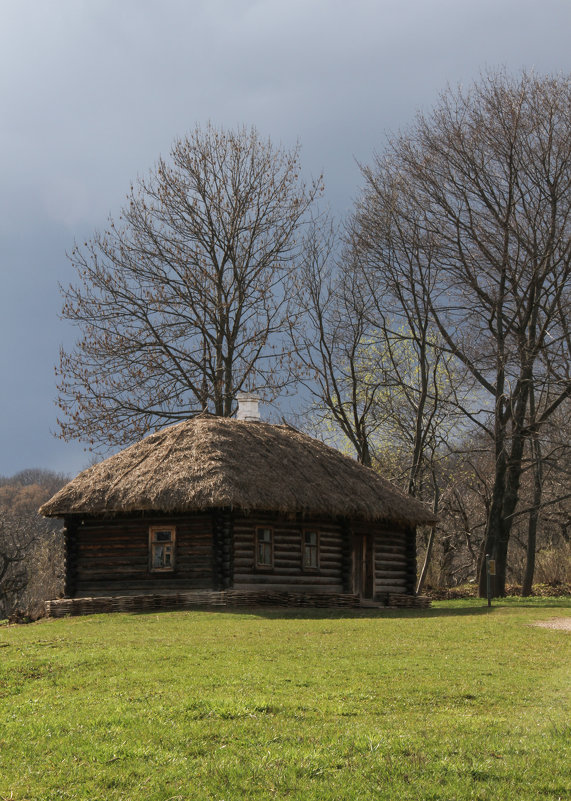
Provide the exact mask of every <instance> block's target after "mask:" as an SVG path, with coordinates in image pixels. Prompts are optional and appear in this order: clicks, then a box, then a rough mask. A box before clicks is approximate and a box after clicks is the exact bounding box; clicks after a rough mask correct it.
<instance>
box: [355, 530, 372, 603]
mask: <svg viewBox="0 0 571 801" xmlns="http://www.w3.org/2000/svg"><path fill="white" fill-rule="evenodd" d="M374 563H375V554H374V548H373V536H372V534H366V533H359V534H354V535H353V592H354V593H355V594H356V595H359V597H360V598H367V599H372V598H373V595H374V591H375V564H374Z"/></svg>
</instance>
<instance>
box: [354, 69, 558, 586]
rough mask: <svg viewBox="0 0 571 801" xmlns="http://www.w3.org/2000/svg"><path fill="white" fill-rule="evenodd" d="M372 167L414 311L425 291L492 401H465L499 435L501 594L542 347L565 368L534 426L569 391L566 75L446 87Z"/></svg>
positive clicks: (489, 548)
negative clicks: (385, 194)
mask: <svg viewBox="0 0 571 801" xmlns="http://www.w3.org/2000/svg"><path fill="white" fill-rule="evenodd" d="M365 177H366V180H367V182H368V189H367V190H366V192H365V195H364V197H363V199H362V201H361V205H365V206H366V205H367V203H369V202H371V203H373V204H374V203H375V202H376V197H375V194H376V192H377V187H379V186H380V187H381V188H383V187H385V186H390V187H391V191H392V193H393V199H392V209H391V215H392V219H393V223H392V226H391V229H390V230H391V231H394V229H395V224H398V228H399V230H400V231H401V232H402V234H401V241H402V240H403V239H404V240H405V241H407V247H406V249H405V251H404V252H403V251H402V249H400V248H399V246H398V243H397V245H395V243H394V242H393V241H391V239H390V238H389V239H387V238H386V226H384V225H383V226H381V227H380V229H379V236H380V237H381V238H383V237H384V239H383V245H384V250H385V256H384V257H383V258H384V259H385V263H386V264H387V266H388V269H392V268H393V266H394V265H395V264H396V265H397V266H398V269H399V270H400V271H401V272H403V271H406V270H408V269H412V270H413V277H412V280H411V281H410V282H409V286H410V287H412V288H413V291H412V292H411V295H410V297H409V298H408V299H406V303H407V305H408V308H409V309H410V310H411V314H413V315H416V314H417V312H416V310H415V308H414V303H415V302H416V299H417V298H419V297H420V298H422V299H423V300H424V299H428V304H429V312H430V319H431V324H432V325H433V326H434V327H435V328H436V329H437V331H438V333H439V336H440V338H441V342H442V348H443V349H444V350H445V351H446V352H447V353H449V354H450V355H451V356H453V357H454V358H455V359H456V360H457V363H458V364H459V365H461V366H462V368H463V369H464V370H465V371H466V373H467V374H469V375H470V376H471V379H472V380H473V381H474V382H475V383H476V385H477V387H478V393H479V397H480V398H481V399H482V403H483V404H484V405H487V407H488V415H487V416H486V415H484V414H478V413H477V412H475V411H474V410H470V409H465V411H466V413H467V414H468V415H470V417H471V419H472V421H474V422H476V423H477V424H479V425H480V426H481V427H482V428H483V429H484V430H486V431H487V432H488V435H489V437H490V441H491V442H492V444H493V449H494V461H495V466H494V480H493V489H492V498H491V503H490V510H489V516H488V521H487V526H486V538H485V550H486V552H488V553H491V554H493V555H494V556H495V558H496V563H497V571H498V575H497V577H496V593H497V594H498V595H503V594H504V592H505V578H506V566H507V553H508V542H509V537H510V532H511V526H512V520H513V515H514V512H515V510H516V506H517V503H518V491H519V484H520V479H521V472H522V464H523V456H524V449H525V443H526V440H527V438H528V437H529V435H530V433H531V432H530V430H529V428H528V411H529V402H530V388H531V386H532V384H533V381H534V376H535V375H536V374H537V366H538V365H539V364H540V363H541V362H542V361H543V362H546V361H547V356H546V354H547V353H549V354H550V356H549V360H550V361H553V360H554V356H555V354H557V360H558V363H559V365H560V369H559V370H557V371H555V370H554V371H552V372H551V385H550V398H551V401H550V404H549V405H547V406H545V407H544V408H543V409H542V412H541V414H540V415H536V417H535V420H534V430H536V431H540V430H541V428H542V426H543V425H544V424H545V422H546V421H547V420H548V419H549V417H550V415H551V414H552V413H553V412H554V411H555V410H556V409H557V408H558V407H559V406H560V404H561V403H563V402H564V401H565V399H566V398H568V397H569V396H570V395H571V380H570V377H569V367H568V365H569V335H568V329H567V327H566V326H567V320H568V319H569V316H570V314H569V313H570V311H571V310H570V308H569V307H570V298H569V287H570V279H571V240H570V226H571V191H570V190H571V82H570V80H569V78H568V77H547V78H539V77H535V76H533V75H528V74H523V75H522V76H521V77H520V78H519V79H518V80H512V79H510V78H509V77H507V76H506V75H504V74H502V73H499V74H491V75H489V76H487V77H485V78H484V79H482V80H481V81H480V82H479V83H478V84H476V85H475V86H474V87H472V89H471V90H469V91H463V90H458V91H452V90H449V91H447V92H446V93H445V94H444V95H443V96H442V98H441V100H440V103H439V104H438V106H437V107H436V108H435V110H434V111H433V112H432V114H431V115H430V116H428V117H425V116H423V115H419V117H418V118H417V121H416V123H415V125H414V126H413V127H412V128H411V130H410V131H408V132H407V133H405V134H403V135H401V136H400V137H398V138H396V139H395V140H394V141H392V142H391V143H390V146H389V152H388V154H387V155H386V156H383V157H379V158H377V160H376V163H375V165H374V167H373V168H372V169H370V170H366V171H365ZM395 221H396V223H395ZM377 248H378V246H377ZM411 254H414V256H415V258H414V260H411V259H410V256H411ZM489 421H491V422H489ZM480 590H481V591H482V592H483V591H484V590H485V575H484V571H483V570H482V573H481V576H480Z"/></svg>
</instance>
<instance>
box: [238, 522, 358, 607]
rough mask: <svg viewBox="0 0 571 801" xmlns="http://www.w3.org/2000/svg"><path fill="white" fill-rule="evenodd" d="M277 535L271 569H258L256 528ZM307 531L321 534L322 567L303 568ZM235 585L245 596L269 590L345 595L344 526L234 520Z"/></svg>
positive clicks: (333, 523)
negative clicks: (269, 529) (304, 540)
mask: <svg viewBox="0 0 571 801" xmlns="http://www.w3.org/2000/svg"><path fill="white" fill-rule="evenodd" d="M259 527H263V528H271V529H273V532H274V564H273V567H272V568H257V567H256V554H255V547H256V543H255V540H256V528H259ZM304 529H311V530H314V531H318V532H319V567H318V569H317V570H315V569H314V570H304V569H303V567H302V546H301V541H302V540H301V538H302V532H303V530H304ZM233 542H234V554H233V555H234V559H233V563H234V584H233V587H234V589H235V590H241V591H245V592H249V591H254V590H270V591H273V592H294V593H343V592H344V591H346V590H345V587H346V583H347V582H346V580H345V575H344V570H346V547H345V545H344V538H343V536H342V525H341V524H340V523H335V522H333V521H331V520H315V519H313V520H301V521H300V520H295V519H293V520H283V519H280V518H279V517H277V516H274V515H271V516H267V517H266V516H259V517H258V516H253V515H252V516H235V518H234V531H233Z"/></svg>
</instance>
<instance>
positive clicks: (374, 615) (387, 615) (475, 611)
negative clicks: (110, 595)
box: [127, 605, 537, 620]
mask: <svg viewBox="0 0 571 801" xmlns="http://www.w3.org/2000/svg"><path fill="white" fill-rule="evenodd" d="M498 607H499V605H498V606H496V607H492V608H491V609H488V607H487V606H468V607H466V606H464V607H458V608H445V609H386V608H382V607H381V608H379V609H358V608H357V609H327V608H325V609H314V608H311V607H303V608H295V607H294V608H291V607H290V608H284V607H276V606H269V605H268V606H250V607H216V606H195V607H192V608H188V609H156V610H144V611H143V610H141V611H132V612H128V613H127V614H131V615H146V614H151V615H156V614H162V613H165V612H169V613H170V612H203V613H204V614H217V615H235V616H248V617H261V618H265V619H267V620H286V619H287V620H296V619H297V620H342V619H346V620H360V619H363V618H366V619H367V618H368V619H379V620H383V619H385V620H391V619H401V620H402V619H406V618H433V617H470V616H474V615H485V614H490V613H493V611H494V608H496V609H497V608H498ZM536 608H537V607H536Z"/></svg>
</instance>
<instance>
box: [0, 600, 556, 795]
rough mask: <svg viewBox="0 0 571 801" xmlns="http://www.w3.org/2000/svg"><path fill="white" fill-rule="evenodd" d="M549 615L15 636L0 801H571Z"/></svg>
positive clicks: (155, 626)
mask: <svg viewBox="0 0 571 801" xmlns="http://www.w3.org/2000/svg"><path fill="white" fill-rule="evenodd" d="M541 600H543V601H544V600H545V599H541ZM563 600H565V599H563ZM557 601H558V602H559V603H558V604H557V605H551V604H546V603H543V604H538V603H534V604H532V605H524V604H519V603H513V602H510V601H508V602H504V601H503V602H502V603H501V604H500V603H499V602H498V603H497V604H495V605H494V607H493V608H492V610H491V611H488V610H487V608H486V607H485V602H484V603H483V602H481V601H478V602H476V601H472V602H470V603H467V602H462V601H454V602H442V603H438V604H435V605H434V608H433V609H432V610H429V611H427V612H415V611H414V610H406V611H399V612H396V611H393V612H384V613H383V612H376V611H366V612H348V611H346V612H340V613H336V612H334V611H332V610H319V611H312V610H296V611H286V612H281V611H279V610H272V611H266V612H256V611H252V612H251V613H230V612H207V611H202V612H173V613H162V614H150V615H131V616H130V615H107V616H103V615H102V616H93V617H86V618H73V619H69V620H61V621H51V622H43V623H40V624H37V625H32V626H21V627H11V628H4V629H2V630H0V641H1V642H3V643H5V644H6V647H4V648H1V649H0V671H1V673H0V714H1V717H0V798H2V797H4V798H12V799H19V801H36V800H39V799H46V800H47V799H50V801H51V799H74V801H75V799H90V801H91V800H92V799H105V801H113V800H114V799H133V798H145V799H157V800H158V799H161V801H166V799H178V798H182V799H225V801H227V800H228V799H267V798H294V799H320V801H322V799H336V800H337V799H347V801H349V799H351V801H353V800H354V799H371V798H375V799H377V798H378V799H390V800H391V801H395V800H396V801H398V800H399V799H442V800H443V801H444V799H447V800H448V801H450V799H457V801H463V799H490V801H491V799H494V801H496V799H500V800H501V799H506V801H507V799H510V801H512V800H513V799H516V798H517V799H524V801H525V799H527V800H528V801H532V800H533V801H537V799H540V798H541V799H549V800H553V801H555V799H559V798H561V799H563V798H566V797H570V794H571V776H570V773H569V764H570V762H571V753H570V738H571V732H570V726H569V719H570V718H571V716H570V714H569V712H570V704H569V686H570V681H569V679H570V678H571V676H570V669H569V664H570V661H571V635H569V634H568V633H566V632H558V631H552V630H549V629H538V628H535V627H532V626H530V625H529V624H530V623H533V622H535V621H536V620H538V619H546V618H550V617H553V616H557V615H565V614H569V607H568V606H567V607H566V605H565V604H564V603H563V602H562V599H557Z"/></svg>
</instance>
